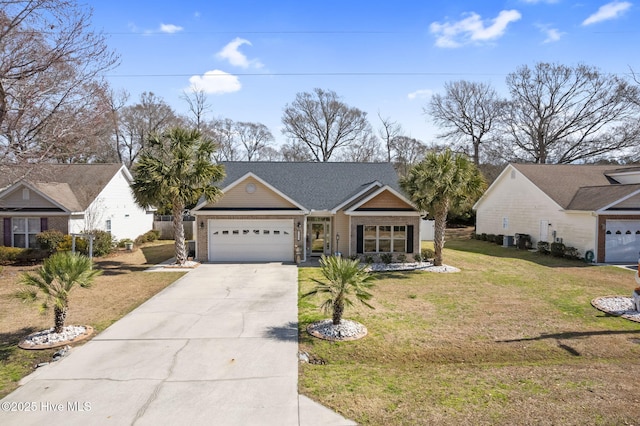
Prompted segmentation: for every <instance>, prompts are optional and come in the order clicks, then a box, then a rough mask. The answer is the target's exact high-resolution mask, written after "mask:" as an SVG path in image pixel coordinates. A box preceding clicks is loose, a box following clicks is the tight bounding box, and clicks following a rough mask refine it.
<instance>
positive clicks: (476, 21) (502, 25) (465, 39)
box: [429, 10, 522, 48]
mask: <svg viewBox="0 0 640 426" xmlns="http://www.w3.org/2000/svg"><path fill="white" fill-rule="evenodd" d="M521 17H522V15H521V14H520V12H518V11H517V10H503V11H501V12H500V13H499V14H498V16H497V17H496V18H494V19H491V20H489V21H484V22H483V20H482V18H481V17H480V15H478V14H477V13H474V12H471V13H469V14H468V16H467V17H466V18H464V19H462V20H460V21H457V22H445V23H442V24H441V23H439V22H434V23H432V24H431V25H430V26H429V29H430V30H431V33H433V34H435V35H436V46H438V47H450V48H453V47H460V46H463V45H465V44H470V43H473V42H485V41H490V40H495V39H497V38H499V37H502V36H503V35H504V33H505V32H506V30H507V26H508V25H509V24H510V23H511V22H515V21H517V20H519V19H520V18H521Z"/></svg>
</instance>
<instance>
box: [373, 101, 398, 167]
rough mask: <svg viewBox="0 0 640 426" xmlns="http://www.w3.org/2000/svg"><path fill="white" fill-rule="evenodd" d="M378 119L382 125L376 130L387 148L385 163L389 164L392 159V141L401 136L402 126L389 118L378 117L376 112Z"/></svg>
mask: <svg viewBox="0 0 640 426" xmlns="http://www.w3.org/2000/svg"><path fill="white" fill-rule="evenodd" d="M378 118H379V119H380V122H381V123H382V127H381V128H380V129H379V130H378V134H379V135H380V138H381V139H382V141H383V142H384V144H385V146H386V148H387V161H388V162H391V159H392V157H393V156H392V152H393V140H394V139H395V138H396V137H398V136H401V135H402V126H401V125H400V124H399V123H398V122H397V121H393V120H391V118H390V117H384V118H383V117H382V116H381V115H380V112H378Z"/></svg>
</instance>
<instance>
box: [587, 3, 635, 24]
mask: <svg viewBox="0 0 640 426" xmlns="http://www.w3.org/2000/svg"><path fill="white" fill-rule="evenodd" d="M631 6H632V5H631V3H629V2H628V1H613V2H611V3H607V4H605V5H604V6H600V9H598V11H597V12H596V13H594V14H593V15H591V16H589V17H588V18H587V19H585V20H584V21H583V22H582V25H591V24H597V23H598V22H602V21H607V20H609V19H616V18H618V17H620V16H622V14H623V13H625V12H626V11H627V10H629V8H630V7H631Z"/></svg>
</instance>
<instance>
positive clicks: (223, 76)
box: [188, 70, 242, 95]
mask: <svg viewBox="0 0 640 426" xmlns="http://www.w3.org/2000/svg"><path fill="white" fill-rule="evenodd" d="M189 83H191V85H190V86H189V88H188V90H189V91H191V90H193V91H200V90H202V91H204V92H205V93H208V94H212V95H222V94H224V93H233V92H237V91H238V90H240V89H241V88H242V84H240V80H238V76H235V75H233V74H229V73H227V72H224V71H220V70H213V71H207V72H205V73H204V75H194V76H192V77H191V78H189Z"/></svg>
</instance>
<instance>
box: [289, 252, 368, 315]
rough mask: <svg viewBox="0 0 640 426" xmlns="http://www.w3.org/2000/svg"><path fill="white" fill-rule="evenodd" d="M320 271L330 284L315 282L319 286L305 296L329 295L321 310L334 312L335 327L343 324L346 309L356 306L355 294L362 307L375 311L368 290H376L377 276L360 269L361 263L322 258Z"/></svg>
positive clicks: (363, 268)
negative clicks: (374, 282) (374, 277)
mask: <svg viewBox="0 0 640 426" xmlns="http://www.w3.org/2000/svg"><path fill="white" fill-rule="evenodd" d="M320 268H321V270H322V275H324V277H325V278H326V279H327V280H328V282H326V283H325V282H322V281H318V280H315V279H314V281H315V282H316V283H317V285H316V287H315V288H314V289H313V290H311V291H310V292H308V293H305V294H304V295H302V297H308V296H313V295H315V294H326V295H327V299H326V300H325V301H324V302H323V303H322V305H320V308H321V309H323V310H324V311H325V312H332V317H333V324H334V325H338V324H340V321H341V320H342V314H343V313H344V307H345V306H352V305H353V301H352V300H351V299H350V298H349V296H350V295H354V296H355V297H356V299H358V300H359V301H360V302H361V303H362V304H364V305H365V306H367V307H369V308H371V309H373V306H371V305H369V304H368V303H367V300H370V299H371V298H372V297H373V295H372V294H371V293H369V292H368V291H367V290H368V289H370V288H371V287H373V282H372V280H373V276H372V275H371V274H369V273H368V272H367V271H366V267H365V266H360V261H359V260H357V259H356V260H350V259H346V258H343V257H339V256H329V257H327V256H324V255H323V256H322V257H321V258H320Z"/></svg>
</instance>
